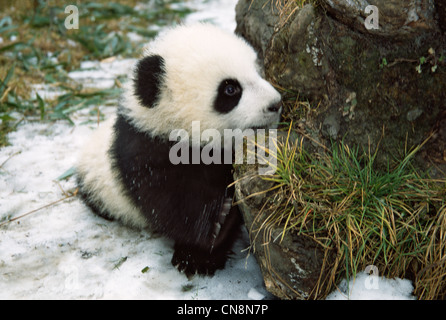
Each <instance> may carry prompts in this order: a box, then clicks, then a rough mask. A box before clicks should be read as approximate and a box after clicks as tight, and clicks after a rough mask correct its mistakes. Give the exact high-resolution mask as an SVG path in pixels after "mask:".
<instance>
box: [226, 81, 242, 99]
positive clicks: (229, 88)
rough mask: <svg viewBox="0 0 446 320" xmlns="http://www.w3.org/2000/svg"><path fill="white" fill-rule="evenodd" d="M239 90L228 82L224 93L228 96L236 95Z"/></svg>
mask: <svg viewBox="0 0 446 320" xmlns="http://www.w3.org/2000/svg"><path fill="white" fill-rule="evenodd" d="M239 91H240V88H238V87H236V86H234V85H233V84H228V85H226V87H225V94H226V95H227V96H230V97H232V96H234V95H236V94H237V93H238V92H239Z"/></svg>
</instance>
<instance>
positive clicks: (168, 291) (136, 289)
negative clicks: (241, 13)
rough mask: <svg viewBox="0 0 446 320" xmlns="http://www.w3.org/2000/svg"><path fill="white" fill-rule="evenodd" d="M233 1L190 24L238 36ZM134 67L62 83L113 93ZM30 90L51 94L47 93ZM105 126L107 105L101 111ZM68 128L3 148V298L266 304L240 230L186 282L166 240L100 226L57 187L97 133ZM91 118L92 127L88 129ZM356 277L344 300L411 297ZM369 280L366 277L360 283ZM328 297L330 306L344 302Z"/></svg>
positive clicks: (37, 125)
mask: <svg viewBox="0 0 446 320" xmlns="http://www.w3.org/2000/svg"><path fill="white" fill-rule="evenodd" d="M236 2H237V1H236V0H214V1H198V0H196V1H194V2H193V3H192V5H194V6H195V8H198V9H199V10H200V11H199V12H197V13H193V14H191V15H190V16H189V17H188V18H187V20H186V21H187V22H194V21H198V20H208V19H210V20H214V22H215V23H216V24H218V25H220V26H222V27H224V28H226V29H228V30H231V31H233V30H234V29H235V21H234V7H235V4H236ZM132 63H134V60H132V59H109V60H106V61H102V62H97V61H89V62H84V63H83V64H82V66H81V70H79V71H73V72H70V74H69V76H70V77H71V78H73V79H74V80H76V81H79V82H81V83H83V84H84V85H86V86H94V87H96V88H101V89H103V88H111V87H112V86H113V85H114V82H115V79H116V77H117V76H122V75H126V74H128V71H129V67H130V66H131V64H132ZM35 90H36V92H39V95H41V96H42V97H46V96H47V95H57V92H53V91H52V90H51V88H48V87H46V86H44V85H40V86H36V87H35ZM100 111H101V113H102V114H104V115H105V117H106V118H108V117H110V116H111V115H112V114H113V112H114V111H115V108H114V107H107V106H100ZM72 120H73V121H74V123H75V125H74V126H72V125H69V124H68V123H67V122H65V121H60V122H49V123H42V122H30V121H22V122H21V123H20V125H19V126H18V128H17V130H16V131H15V132H12V133H10V134H9V141H10V143H11V146H8V147H4V148H2V149H0V224H1V223H2V222H4V221H6V220H7V219H9V218H16V217H20V216H21V215H24V214H27V213H29V214H28V215H26V216H23V217H22V218H20V219H17V220H16V221H13V222H10V223H6V224H4V225H2V226H0V299H188V300H189V299H254V300H259V299H269V298H272V296H271V295H270V294H269V293H268V292H267V291H266V290H265V287H264V284H263V279H262V276H261V272H260V268H259V266H258V265H257V262H256V260H255V258H254V257H253V255H250V254H249V250H246V248H247V247H248V246H249V240H248V237H247V234H246V232H244V233H243V236H242V238H241V239H240V240H239V241H238V242H237V243H236V245H235V248H234V249H233V251H234V255H232V256H231V258H230V259H229V260H228V262H227V264H226V268H225V269H223V270H219V271H217V272H216V274H215V276H213V277H206V276H195V277H193V278H192V279H190V280H189V279H188V278H187V277H186V276H185V275H184V274H182V273H179V272H178V271H177V270H176V269H175V268H174V267H173V266H172V265H171V263H170V259H171V257H172V254H173V248H172V242H171V241H169V240H167V239H165V238H162V237H155V236H153V235H152V234H150V233H149V232H147V231H137V230H132V229H129V228H127V227H124V226H122V225H120V224H119V223H117V222H110V221H106V220H104V219H102V218H100V217H97V216H96V215H94V214H92V213H91V211H90V210H89V209H88V208H87V207H86V206H85V205H84V204H83V203H82V202H81V201H80V200H79V199H78V198H77V197H75V196H70V195H71V194H72V193H73V192H74V190H75V189H76V185H75V181H74V178H73V177H71V178H69V179H68V180H62V181H58V180H57V178H58V177H60V176H61V175H62V174H63V173H65V172H66V171H67V170H69V169H70V168H72V167H73V166H74V165H75V163H76V157H77V153H78V151H79V149H80V148H81V147H82V145H83V144H84V143H85V142H86V141H87V140H88V139H89V137H90V136H91V134H92V132H93V131H94V130H95V129H96V128H97V127H98V125H100V124H97V123H95V120H96V119H95V116H93V115H90V114H89V112H88V110H81V111H78V112H77V113H75V114H74V115H73V116H72ZM87 120H90V121H87ZM361 277H362V275H361V274H360V275H359V276H358V278H357V280H356V281H355V284H354V287H353V289H352V288H351V289H350V290H351V292H350V296H349V297H350V298H351V299H352V298H358V299H362V298H371V299H375V298H378V299H391V298H397V299H405V298H412V297H411V295H410V292H411V291H412V287H411V283H410V282H409V281H407V280H401V279H395V280H387V279H384V278H380V280H379V289H373V290H370V289H367V288H366V287H364V285H363V284H361V283H363V282H364V281H366V280H367V279H365V278H361ZM364 277H366V275H364ZM343 286H344V287H343V290H344V291H343V293H341V292H337V291H336V292H334V293H333V294H332V296H330V297H331V298H334V299H335V298H345V296H346V292H347V289H346V287H347V286H346V283H344V285H343Z"/></svg>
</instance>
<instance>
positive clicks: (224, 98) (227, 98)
mask: <svg viewBox="0 0 446 320" xmlns="http://www.w3.org/2000/svg"><path fill="white" fill-rule="evenodd" d="M242 92H243V89H242V86H241V85H240V83H239V82H238V81H237V80H235V79H225V80H223V81H222V82H220V85H219V86H218V89H217V98H215V101H214V109H215V110H216V111H218V112H220V113H228V112H230V111H231V110H233V109H234V108H235V107H236V106H237V105H238V103H239V102H240V99H241V97H242Z"/></svg>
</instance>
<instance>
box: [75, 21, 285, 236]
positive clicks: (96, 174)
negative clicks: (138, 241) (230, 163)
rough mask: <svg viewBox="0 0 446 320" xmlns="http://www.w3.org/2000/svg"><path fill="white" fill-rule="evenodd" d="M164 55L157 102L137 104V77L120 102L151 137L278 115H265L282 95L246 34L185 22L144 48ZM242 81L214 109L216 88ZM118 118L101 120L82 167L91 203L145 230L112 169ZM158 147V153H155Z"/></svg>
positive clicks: (255, 123) (266, 122)
mask: <svg viewBox="0 0 446 320" xmlns="http://www.w3.org/2000/svg"><path fill="white" fill-rule="evenodd" d="M153 54H158V55H160V56H161V57H163V58H164V61H165V69H166V78H165V83H164V87H163V88H162V89H161V96H160V99H159V102H158V104H157V105H156V106H155V107H153V108H148V107H145V106H142V105H140V103H139V101H138V98H137V97H136V96H135V95H134V90H133V81H129V82H128V83H127V85H126V88H125V91H124V96H123V99H122V103H121V105H122V106H123V108H124V110H123V112H124V113H125V114H126V116H127V118H128V119H129V120H130V121H131V122H132V123H133V125H134V126H135V127H136V128H138V129H139V130H140V131H142V132H147V133H149V134H151V135H152V136H159V137H166V138H168V137H169V134H170V132H171V131H172V130H173V129H184V130H186V131H188V132H189V133H191V124H192V121H200V129H201V131H203V130H205V129H217V130H219V131H220V133H221V134H223V130H224V129H236V128H239V129H242V130H243V129H246V128H250V127H260V126H264V127H273V126H274V125H275V124H276V123H277V122H278V121H279V117H280V112H277V113H271V112H266V109H267V108H268V107H269V106H271V105H272V104H275V103H278V102H280V99H281V98H280V94H279V93H278V92H277V91H276V90H275V89H274V88H273V87H272V86H271V85H270V84H269V83H268V82H266V81H265V80H264V79H262V78H261V77H260V75H259V73H258V71H257V68H258V66H257V64H256V54H255V52H254V50H253V49H252V48H251V47H250V46H249V45H248V44H247V43H246V42H245V41H244V40H243V39H241V38H239V37H237V36H235V35H233V34H230V33H227V32H225V31H222V30H220V29H218V28H217V27H214V26H211V25H208V24H198V25H194V26H180V27H176V28H174V29H171V30H168V31H167V32H166V33H164V34H162V35H161V36H160V37H159V38H158V39H156V40H155V41H154V42H153V43H151V44H150V45H149V46H147V47H146V49H145V51H144V56H147V55H153ZM228 78H231V79H237V80H238V81H239V82H240V84H241V86H242V88H243V93H242V98H241V100H240V102H239V104H238V105H237V107H236V108H235V109H234V110H232V111H231V112H229V113H227V114H220V113H218V112H217V111H215V110H214V109H213V107H212V106H213V103H214V100H215V98H216V96H217V88H218V85H219V84H220V82H221V81H222V80H224V79H228ZM113 122H114V119H111V120H109V121H108V122H107V123H104V124H103V125H102V127H101V128H100V129H99V130H97V132H96V133H95V135H94V136H93V137H92V138H91V142H90V144H88V145H87V146H86V148H85V149H84V150H83V153H82V154H81V157H80V160H79V163H78V166H77V169H78V172H79V174H80V176H81V177H83V184H84V186H85V188H86V190H87V191H90V192H91V193H92V194H94V197H93V198H92V200H93V201H95V202H97V203H98V204H101V203H102V204H103V209H105V210H106V211H107V212H109V213H110V214H111V215H112V216H113V217H114V218H118V219H120V220H121V221H123V222H125V223H127V224H129V225H132V226H135V227H145V226H147V222H146V220H145V218H144V217H143V215H142V214H141V212H140V211H139V210H138V209H137V208H136V207H135V206H134V205H133V204H132V202H131V200H130V199H129V198H128V197H127V196H126V195H125V192H124V187H123V185H122V183H121V182H120V181H119V179H118V177H117V172H114V171H113V168H112V165H111V159H110V157H109V153H108V150H109V148H110V146H111V143H112V138H113ZM154 152H156V150H154Z"/></svg>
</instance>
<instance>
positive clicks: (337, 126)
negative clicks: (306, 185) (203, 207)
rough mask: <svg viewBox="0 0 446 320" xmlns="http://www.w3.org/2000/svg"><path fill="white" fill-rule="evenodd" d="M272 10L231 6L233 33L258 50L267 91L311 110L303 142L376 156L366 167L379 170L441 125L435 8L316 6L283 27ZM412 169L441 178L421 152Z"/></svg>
mask: <svg viewBox="0 0 446 320" xmlns="http://www.w3.org/2000/svg"><path fill="white" fill-rule="evenodd" d="M277 3H278V2H276V1H267V2H266V3H265V2H264V1H251V0H240V1H239V3H238V5H237V23H238V27H237V32H238V33H240V34H241V35H242V36H244V37H245V38H246V39H248V41H250V42H252V43H253V45H254V47H255V48H257V49H258V50H259V52H260V54H261V56H262V57H263V59H264V65H265V75H266V78H267V79H268V80H269V81H271V82H272V83H273V84H276V85H278V86H279V87H282V88H285V89H286V90H287V92H294V94H295V95H296V96H297V95H299V97H300V98H301V99H302V98H303V99H305V98H306V99H308V100H309V101H311V102H312V103H313V105H315V106H316V105H318V108H317V109H314V110H312V111H311V112H310V113H308V114H307V115H306V125H307V127H308V129H309V130H310V131H311V132H312V133H314V132H315V131H318V132H319V135H320V136H321V138H323V139H325V141H326V142H327V143H329V141H330V140H331V139H336V140H339V139H343V140H344V142H345V143H347V144H348V145H350V146H359V147H360V148H362V149H363V150H370V151H371V152H375V150H376V148H377V147H378V146H379V148H380V152H379V153H378V156H377V158H376V161H375V164H376V165H377V167H378V168H379V167H381V168H383V169H385V168H387V165H388V164H389V163H391V162H392V161H395V160H398V159H401V158H402V157H403V154H404V146H409V147H410V146H415V145H418V144H420V143H422V142H423V141H424V140H425V139H426V138H427V137H428V136H429V135H430V134H431V132H432V130H434V128H436V127H438V125H439V123H442V122H443V121H444V118H443V117H444V116H443V113H442V111H443V110H444V109H446V102H445V101H446V90H445V88H446V46H445V43H446V35H445V34H444V33H443V29H444V27H445V26H444V23H443V22H444V21H445V14H446V13H445V5H444V2H443V1H437V2H435V3H436V4H435V5H434V1H433V0H417V1H415V0H411V1H403V0H391V1H385V0H374V1H372V0H368V1H366V0H355V1H350V0H348V1H347V0H322V1H320V3H321V6H319V7H317V8H314V7H313V6H312V5H311V4H307V5H305V6H304V7H303V8H299V9H297V10H294V11H293V12H292V13H290V15H289V16H288V17H286V19H284V17H283V16H282V17H280V13H279V9H278V8H277V7H275V5H276V4H277ZM368 5H374V6H375V7H376V8H377V9H378V10H377V12H378V13H379V29H367V28H366V27H365V25H364V23H365V21H366V19H367V17H368V16H369V15H370V14H372V13H371V11H370V12H369V15H368V14H366V12H367V11H365V8H366V7H367V6H368ZM283 20H285V21H286V22H282V21H283ZM372 22H373V21H372ZM268 38H269V39H268ZM353 95H354V98H352V96H353ZM438 143H441V142H439V140H438V139H437V140H433V139H431V141H429V142H428V143H427V144H426V145H425V146H424V148H426V149H433V150H437V149H441V148H442V146H438V145H437V144H438ZM417 163H418V164H419V167H420V168H422V169H423V170H427V169H430V170H431V173H432V176H434V177H441V176H443V177H444V176H446V161H444V162H442V163H439V162H438V159H437V158H435V159H432V157H430V155H429V152H425V153H424V156H421V154H420V155H419V156H418V158H417Z"/></svg>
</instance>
